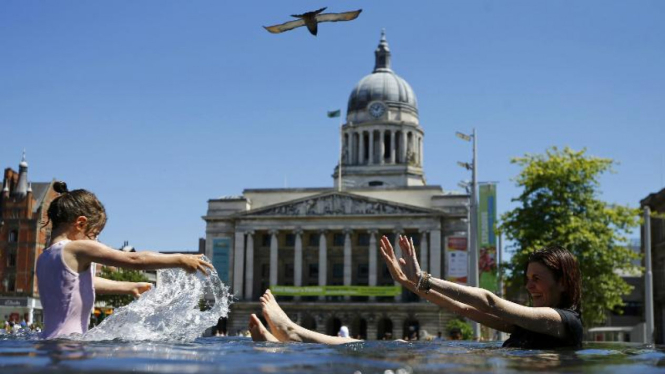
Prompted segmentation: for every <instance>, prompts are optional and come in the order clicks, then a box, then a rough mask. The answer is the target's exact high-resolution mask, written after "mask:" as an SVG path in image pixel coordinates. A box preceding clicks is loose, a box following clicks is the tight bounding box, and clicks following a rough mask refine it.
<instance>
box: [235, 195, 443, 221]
mask: <svg viewBox="0 0 665 374" xmlns="http://www.w3.org/2000/svg"><path fill="white" fill-rule="evenodd" d="M431 214H441V212H440V211H437V210H434V209H426V208H421V207H416V206H411V205H405V204H399V203H395V202H392V201H387V200H379V199H373V198H369V197H366V196H361V195H355V194H351V193H346V192H332V193H331V192H328V193H323V194H320V195H316V196H310V197H307V198H303V199H297V200H292V201H288V202H284V203H280V204H275V205H271V206H268V207H262V208H258V209H254V210H249V211H246V212H242V213H239V214H237V216H238V217H323V216H359V215H360V216H371V215H377V216H379V215H380V216H386V215H431Z"/></svg>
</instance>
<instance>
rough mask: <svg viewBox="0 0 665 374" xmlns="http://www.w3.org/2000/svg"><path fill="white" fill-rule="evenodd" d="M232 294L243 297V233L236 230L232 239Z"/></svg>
mask: <svg viewBox="0 0 665 374" xmlns="http://www.w3.org/2000/svg"><path fill="white" fill-rule="evenodd" d="M233 247H234V250H233V252H234V255H233V294H234V295H236V297H238V298H239V299H240V300H242V299H243V297H242V295H243V291H244V290H243V278H244V275H245V274H243V269H244V268H245V233H244V232H239V231H236V233H235V237H234V240H233Z"/></svg>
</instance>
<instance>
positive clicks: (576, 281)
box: [524, 245, 582, 313]
mask: <svg viewBox="0 0 665 374" xmlns="http://www.w3.org/2000/svg"><path fill="white" fill-rule="evenodd" d="M532 262H537V263H539V264H541V265H543V266H545V267H546V268H548V269H549V270H550V271H551V272H552V274H554V280H556V281H557V282H558V281H561V282H562V284H563V288H564V291H563V293H562V294H561V302H560V304H559V305H557V307H561V308H567V309H572V310H574V311H576V312H578V313H580V312H581V310H582V274H581V272H580V267H579V265H578V264H577V260H576V259H575V256H573V254H572V253H570V252H569V251H568V250H567V249H565V248H562V247H559V246H556V245H552V246H547V247H545V248H541V249H539V250H537V251H535V252H533V253H531V254H530V255H529V258H528V259H527V261H526V264H525V267H524V278H525V279H526V272H527V269H528V268H529V264H530V263H532Z"/></svg>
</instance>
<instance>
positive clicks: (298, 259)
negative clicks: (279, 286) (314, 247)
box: [293, 229, 302, 300]
mask: <svg viewBox="0 0 665 374" xmlns="http://www.w3.org/2000/svg"><path fill="white" fill-rule="evenodd" d="M293 233H294V234H295V235H296V245H295V248H294V251H293V255H294V256H293V257H294V258H293V285H294V286H296V287H300V286H302V230H301V229H296V230H295V231H294V232H293ZM294 299H295V300H300V296H296V297H295V298H294Z"/></svg>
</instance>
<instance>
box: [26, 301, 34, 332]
mask: <svg viewBox="0 0 665 374" xmlns="http://www.w3.org/2000/svg"><path fill="white" fill-rule="evenodd" d="M28 300H29V302H28V303H29V304H28V321H27V322H26V323H27V324H28V327H30V325H32V324H33V323H34V321H35V308H33V307H32V303H33V302H32V300H31V299H28Z"/></svg>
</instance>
